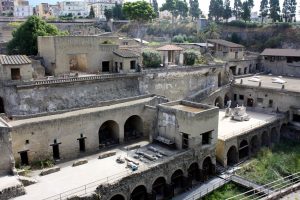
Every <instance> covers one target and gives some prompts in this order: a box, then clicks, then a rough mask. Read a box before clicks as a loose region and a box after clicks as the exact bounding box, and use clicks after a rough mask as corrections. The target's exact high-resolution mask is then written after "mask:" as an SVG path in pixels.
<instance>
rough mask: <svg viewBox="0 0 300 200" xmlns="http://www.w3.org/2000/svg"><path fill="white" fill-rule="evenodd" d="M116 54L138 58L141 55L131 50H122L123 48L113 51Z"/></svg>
mask: <svg viewBox="0 0 300 200" xmlns="http://www.w3.org/2000/svg"><path fill="white" fill-rule="evenodd" d="M113 53H114V54H116V55H118V56H120V57H122V58H137V57H139V55H137V54H136V53H134V52H132V51H130V50H125V49H124V50H121V49H117V50H114V51H113Z"/></svg>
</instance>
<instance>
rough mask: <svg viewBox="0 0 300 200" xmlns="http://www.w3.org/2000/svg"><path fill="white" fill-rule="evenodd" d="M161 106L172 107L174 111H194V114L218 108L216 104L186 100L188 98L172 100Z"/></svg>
mask: <svg viewBox="0 0 300 200" xmlns="http://www.w3.org/2000/svg"><path fill="white" fill-rule="evenodd" d="M159 106H161V107H163V108H166V109H169V110H170V109H171V110H172V111H175V110H180V111H184V112H188V113H194V114H198V113H201V112H204V111H207V110H210V109H216V107H214V106H210V105H206V104H201V103H196V102H191V101H186V100H179V101H171V102H168V103H163V104H160V105H159Z"/></svg>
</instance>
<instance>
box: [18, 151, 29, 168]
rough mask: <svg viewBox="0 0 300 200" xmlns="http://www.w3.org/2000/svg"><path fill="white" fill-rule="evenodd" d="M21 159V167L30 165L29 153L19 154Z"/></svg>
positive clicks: (22, 152)
mask: <svg viewBox="0 0 300 200" xmlns="http://www.w3.org/2000/svg"><path fill="white" fill-rule="evenodd" d="M19 154H20V157H21V165H29V161H28V151H21V152H19Z"/></svg>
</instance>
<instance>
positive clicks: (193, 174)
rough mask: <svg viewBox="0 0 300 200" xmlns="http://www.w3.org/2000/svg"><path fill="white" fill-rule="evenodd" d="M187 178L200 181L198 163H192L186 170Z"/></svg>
mask: <svg viewBox="0 0 300 200" xmlns="http://www.w3.org/2000/svg"><path fill="white" fill-rule="evenodd" d="M188 177H190V178H191V179H192V180H193V181H200V169H199V165H198V163H196V162H194V163H192V164H191V165H190V167H189V168H188Z"/></svg>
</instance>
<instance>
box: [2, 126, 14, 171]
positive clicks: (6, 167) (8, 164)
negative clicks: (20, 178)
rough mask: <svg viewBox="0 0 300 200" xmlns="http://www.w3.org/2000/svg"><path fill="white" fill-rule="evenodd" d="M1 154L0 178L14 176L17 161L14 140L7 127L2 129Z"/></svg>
mask: <svg viewBox="0 0 300 200" xmlns="http://www.w3.org/2000/svg"><path fill="white" fill-rule="evenodd" d="M1 123H2V122H1ZM0 152H1V159H0V176H2V175H7V174H12V172H13V169H14V166H15V161H14V158H13V155H12V138H11V134H10V132H9V128H7V127H5V126H1V127H0Z"/></svg>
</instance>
